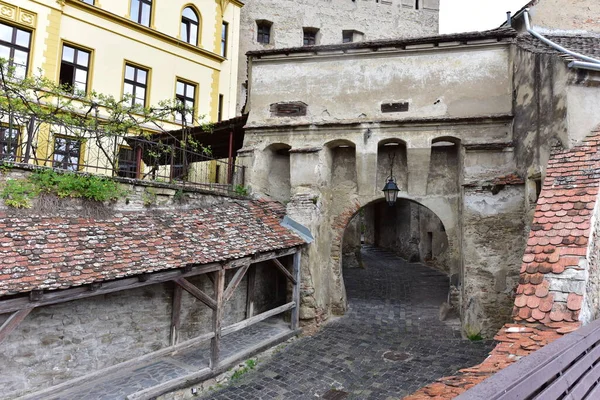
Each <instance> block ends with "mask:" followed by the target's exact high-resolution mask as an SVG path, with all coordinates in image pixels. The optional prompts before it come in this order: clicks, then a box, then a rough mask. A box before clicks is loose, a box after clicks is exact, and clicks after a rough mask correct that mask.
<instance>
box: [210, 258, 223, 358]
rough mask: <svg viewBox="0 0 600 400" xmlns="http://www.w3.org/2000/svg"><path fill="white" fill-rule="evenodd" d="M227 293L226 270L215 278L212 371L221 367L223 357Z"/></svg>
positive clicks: (218, 273)
mask: <svg viewBox="0 0 600 400" xmlns="http://www.w3.org/2000/svg"><path fill="white" fill-rule="evenodd" d="M224 291H225V270H224V269H221V270H219V271H217V274H216V277H215V297H216V304H217V306H216V307H215V309H214V310H213V333H214V337H213V338H212V339H211V343H210V369H215V368H217V367H218V366H219V358H220V357H221V322H222V319H223V292H224Z"/></svg>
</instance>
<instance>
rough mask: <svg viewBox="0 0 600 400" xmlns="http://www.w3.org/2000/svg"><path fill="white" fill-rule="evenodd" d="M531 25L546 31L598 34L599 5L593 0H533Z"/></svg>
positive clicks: (599, 28)
mask: <svg viewBox="0 0 600 400" xmlns="http://www.w3.org/2000/svg"><path fill="white" fill-rule="evenodd" d="M529 8H530V13H531V19H532V25H533V26H534V27H535V28H536V29H541V30H546V31H572V32H579V33H584V32H600V18H599V17H598V16H599V15H600V4H599V3H598V2H597V1H594V0H575V1H561V0H534V1H532V2H531V3H530V5H529Z"/></svg>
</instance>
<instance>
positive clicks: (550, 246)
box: [404, 130, 600, 400]
mask: <svg viewBox="0 0 600 400" xmlns="http://www.w3.org/2000/svg"><path fill="white" fill-rule="evenodd" d="M599 145H600V130H597V131H595V132H593V133H592V134H591V135H589V136H588V137H587V138H586V139H585V140H584V141H583V142H582V143H581V144H580V145H579V146H576V147H574V148H572V149H570V150H563V149H561V148H559V147H555V148H554V149H553V151H552V154H551V156H550V160H549V161H548V168H547V170H546V179H545V180H544V186H543V187H542V191H541V193H540V198H539V199H538V202H537V205H536V209H535V215H534V219H533V224H532V227H531V231H530V233H529V239H528V241H527V248H526V250H525V255H524V256H523V264H522V266H521V275H520V281H519V286H518V288H517V297H516V298H515V306H514V311H513V317H514V320H515V322H516V324H508V325H505V326H504V327H503V328H502V329H501V330H500V331H499V332H498V334H497V335H496V337H494V339H495V340H497V341H498V342H500V343H499V344H498V345H497V346H496V347H495V348H494V350H492V352H491V353H490V355H489V357H488V358H487V359H486V360H485V361H484V362H483V363H481V364H479V365H477V366H475V367H472V368H466V369H463V370H460V371H459V374H457V375H456V376H451V377H446V378H442V379H438V381H437V382H436V383H433V384H431V385H427V386H425V387H423V388H421V389H419V390H418V391H417V392H415V393H413V394H411V395H410V396H407V397H405V398H404V400H431V399H436V400H445V399H452V398H454V397H456V396H458V395H459V394H461V393H463V392H465V391H466V390H468V389H470V388H471V387H473V386H475V385H477V384H478V383H481V382H482V381H483V380H485V379H486V378H488V377H490V376H491V375H493V374H494V373H496V372H498V371H500V370H501V369H503V368H505V367H507V366H508V365H510V364H512V363H513V362H515V361H517V360H518V359H520V358H521V357H524V356H527V355H529V354H530V353H532V352H534V351H536V350H539V349H540V348H542V347H543V346H545V345H547V344H548V343H550V342H552V341H554V340H556V339H558V338H559V337H560V336H561V335H563V334H567V333H570V332H572V331H574V330H576V329H577V328H578V327H579V326H580V322H579V313H580V310H581V303H582V301H583V293H584V290H585V270H584V268H585V267H586V262H587V260H586V253H587V249H588V242H589V237H590V230H591V226H590V219H591V218H592V213H593V210H594V207H595V206H596V196H597V195H598V187H599V183H600V146H599Z"/></svg>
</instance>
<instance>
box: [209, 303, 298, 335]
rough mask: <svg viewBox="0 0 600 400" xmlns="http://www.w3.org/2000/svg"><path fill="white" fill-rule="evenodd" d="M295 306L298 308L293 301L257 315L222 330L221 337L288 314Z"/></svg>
mask: <svg viewBox="0 0 600 400" xmlns="http://www.w3.org/2000/svg"><path fill="white" fill-rule="evenodd" d="M295 306H296V303H294V302H293V301H292V302H290V303H287V304H284V305H282V306H279V307H277V308H274V309H272V310H269V311H265V312H264V313H262V314H258V315H255V316H254V317H251V318H248V319H245V320H243V321H241V322H238V323H236V324H233V325H229V326H226V327H225V328H223V329H222V331H221V336H225V335H229V334H230V333H233V332H237V331H239V330H241V329H244V328H247V327H249V326H251V325H254V324H256V323H258V322H260V321H264V320H265V319H267V318H270V317H273V316H275V315H278V314H281V313H284V312H286V311H288V310H291V309H293V308H294V307H295Z"/></svg>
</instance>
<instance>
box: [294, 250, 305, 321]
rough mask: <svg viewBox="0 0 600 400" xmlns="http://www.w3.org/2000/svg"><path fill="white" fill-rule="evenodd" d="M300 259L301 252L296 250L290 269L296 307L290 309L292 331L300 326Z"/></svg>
mask: <svg viewBox="0 0 600 400" xmlns="http://www.w3.org/2000/svg"><path fill="white" fill-rule="evenodd" d="M301 257H302V251H301V250H298V251H297V252H296V253H295V254H294V265H293V268H292V271H293V274H294V279H295V281H296V282H295V283H294V287H293V290H292V301H293V302H294V303H296V306H295V307H294V308H293V309H292V321H291V328H292V330H296V329H298V327H299V325H300V261H301Z"/></svg>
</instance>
